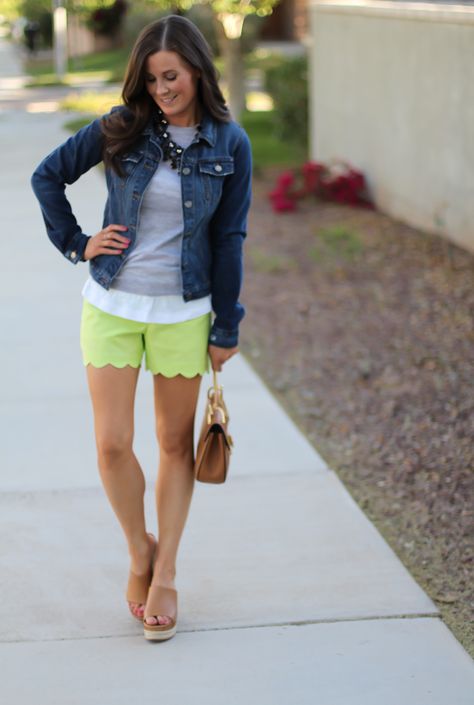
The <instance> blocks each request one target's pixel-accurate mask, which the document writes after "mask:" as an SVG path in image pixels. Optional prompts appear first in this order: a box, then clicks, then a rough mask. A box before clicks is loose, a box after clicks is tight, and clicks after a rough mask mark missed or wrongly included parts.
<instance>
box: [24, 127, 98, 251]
mask: <svg viewBox="0 0 474 705" xmlns="http://www.w3.org/2000/svg"><path fill="white" fill-rule="evenodd" d="M101 119H102V118H97V119H96V120H94V121H93V122H90V123H89V124H88V125H86V126H85V127H83V128H82V129H81V130H79V131H78V132H77V133H76V134H75V135H72V136H71V137H69V139H67V140H66V141H65V142H63V144H61V145H59V147H57V148H56V149H54V150H53V151H52V152H51V153H50V154H48V156H47V157H45V158H44V159H43V161H42V162H41V163H40V164H39V165H38V167H37V168H36V169H35V171H34V173H33V175H32V177H31V185H32V188H33V191H34V192H35V195H36V197H37V199H38V201H39V203H40V206H41V212H42V215H43V219H44V223H45V226H46V232H47V234H48V237H49V239H50V240H51V242H52V243H53V245H55V247H57V248H58V250H59V251H60V252H61V253H62V254H63V255H64V256H65V257H66V258H67V259H68V260H69V262H72V263H73V264H77V262H79V260H82V259H83V254H84V250H85V248H86V245H87V241H88V240H89V236H87V235H85V234H84V233H83V232H82V229H81V227H80V225H79V224H78V223H77V221H76V218H75V217H74V214H73V212H72V208H71V204H70V203H69V201H68V199H67V198H66V194H65V191H66V184H73V183H74V182H75V181H77V179H78V178H79V177H80V176H81V175H82V174H85V173H86V172H87V171H89V169H90V168H91V167H93V166H95V165H96V164H98V163H99V162H100V161H101V160H102V147H103V137H102V132H101V129H100V122H101Z"/></svg>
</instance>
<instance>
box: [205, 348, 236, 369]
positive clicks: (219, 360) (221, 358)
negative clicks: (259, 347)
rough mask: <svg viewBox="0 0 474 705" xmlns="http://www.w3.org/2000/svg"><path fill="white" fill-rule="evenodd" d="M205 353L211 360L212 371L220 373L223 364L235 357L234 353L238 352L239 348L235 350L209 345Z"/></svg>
mask: <svg viewBox="0 0 474 705" xmlns="http://www.w3.org/2000/svg"><path fill="white" fill-rule="evenodd" d="M207 351H208V353H209V357H210V358H211V366H212V369H213V370H215V371H216V372H221V370H222V365H223V364H224V362H225V361H226V360H228V359H229V357H232V355H235V353H236V352H239V348H238V346H236V347H235V348H218V347H217V345H209V346H208V348H207Z"/></svg>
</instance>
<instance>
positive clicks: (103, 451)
mask: <svg viewBox="0 0 474 705" xmlns="http://www.w3.org/2000/svg"><path fill="white" fill-rule="evenodd" d="M96 445H97V454H98V456H99V460H102V461H104V462H106V463H108V462H112V463H113V462H114V461H116V460H119V459H120V458H123V457H124V456H127V455H130V453H132V452H133V451H132V446H133V436H132V435H131V434H129V433H116V432H112V433H104V434H100V435H98V436H97V438H96Z"/></svg>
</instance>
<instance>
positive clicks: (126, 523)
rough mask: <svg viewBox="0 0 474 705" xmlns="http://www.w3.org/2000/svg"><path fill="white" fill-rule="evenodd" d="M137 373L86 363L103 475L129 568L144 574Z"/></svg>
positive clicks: (138, 608) (139, 609)
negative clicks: (136, 422) (136, 442)
mask: <svg viewBox="0 0 474 705" xmlns="http://www.w3.org/2000/svg"><path fill="white" fill-rule="evenodd" d="M138 374H139V368H134V367H130V366H125V367H123V368H117V367H113V366H112V365H106V366H105V367H100V368H97V367H93V366H92V365H88V366H87V381H88V385H89V392H90V396H91V400H92V406H93V409H94V428H95V438H96V446H97V460H98V466H99V472H100V476H101V479H102V483H103V486H104V489H105V492H106V494H107V496H108V498H109V501H110V503H111V505H112V508H113V510H114V512H115V514H116V516H117V518H118V520H119V522H120V524H121V526H122V529H123V531H124V534H125V538H126V540H127V544H128V551H129V555H130V559H131V566H130V568H131V570H133V571H134V572H135V573H144V572H146V570H147V569H148V567H149V564H150V543H149V540H148V538H147V534H146V528H145V511H144V503H143V498H144V494H145V478H144V476H143V472H142V469H141V467H140V465H139V463H138V460H137V458H136V457H135V454H134V452H133V448H132V444H133V435H134V404H135V392H136V387H137V381H138ZM130 606H131V608H132V610H133V611H134V613H135V614H137V616H140V617H141V616H143V610H144V605H138V604H136V603H130Z"/></svg>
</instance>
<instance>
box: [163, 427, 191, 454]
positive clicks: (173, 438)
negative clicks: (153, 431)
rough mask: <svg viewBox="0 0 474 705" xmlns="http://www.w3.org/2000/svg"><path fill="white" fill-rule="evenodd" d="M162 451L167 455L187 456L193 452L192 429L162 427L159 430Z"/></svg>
mask: <svg viewBox="0 0 474 705" xmlns="http://www.w3.org/2000/svg"><path fill="white" fill-rule="evenodd" d="M157 437H158V444H159V447H160V452H161V453H165V454H166V455H173V456H175V457H176V456H178V457H187V456H188V455H189V454H190V453H191V454H192V452H193V432H192V429H190V430H188V431H186V432H183V431H180V432H177V431H172V430H165V429H161V430H159V431H158V432H157Z"/></svg>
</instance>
